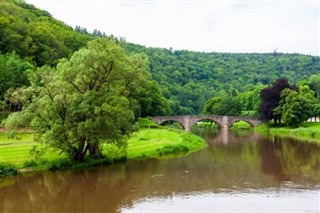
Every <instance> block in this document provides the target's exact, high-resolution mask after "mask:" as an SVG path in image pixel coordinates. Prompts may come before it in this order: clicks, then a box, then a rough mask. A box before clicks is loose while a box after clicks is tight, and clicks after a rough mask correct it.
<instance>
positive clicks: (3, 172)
mask: <svg viewBox="0 0 320 213" xmlns="http://www.w3.org/2000/svg"><path fill="white" fill-rule="evenodd" d="M16 174H18V169H17V168H16V167H15V166H14V165H12V164H9V163H0V177H4V176H13V175H16Z"/></svg>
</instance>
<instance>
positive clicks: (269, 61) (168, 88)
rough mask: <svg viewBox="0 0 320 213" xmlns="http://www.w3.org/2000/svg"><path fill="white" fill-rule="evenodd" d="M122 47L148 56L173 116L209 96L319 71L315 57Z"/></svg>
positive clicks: (188, 111)
mask: <svg viewBox="0 0 320 213" xmlns="http://www.w3.org/2000/svg"><path fill="white" fill-rule="evenodd" d="M126 45H129V46H130V47H127V49H129V50H130V51H134V52H145V53H146V54H147V55H148V57H149V60H150V69H151V72H152V75H153V78H154V79H155V80H156V81H158V82H159V84H160V85H161V88H162V91H163V93H164V95H165V97H166V98H168V99H169V100H170V101H171V104H172V105H171V106H172V107H173V109H174V112H175V113H176V114H198V113H200V112H201V110H202V109H203V105H204V102H205V101H206V100H208V99H209V98H210V97H212V96H224V95H226V94H231V93H234V92H235V91H236V92H244V91H246V90H250V89H253V88H254V87H255V86H256V85H258V84H263V85H268V84H270V83H272V82H273V81H274V80H276V79H277V78H280V77H284V78H287V79H288V80H289V82H290V83H293V84H295V83H297V82H298V81H300V80H302V79H307V78H309V77H310V76H311V75H312V74H316V73H319V71H320V58H319V57H315V56H307V55H300V54H282V53H276V52H274V53H269V54H257V53H254V54H231V53H201V52H192V51H187V50H182V51H172V50H168V49H159V48H145V47H142V46H137V45H133V44H131V45H130V44H126ZM213 49H214V47H213Z"/></svg>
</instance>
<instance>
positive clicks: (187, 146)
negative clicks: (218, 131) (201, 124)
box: [127, 128, 205, 159]
mask: <svg viewBox="0 0 320 213" xmlns="http://www.w3.org/2000/svg"><path fill="white" fill-rule="evenodd" d="M204 145H205V143H204V141H203V140H202V139H201V138H200V137H198V136H195V135H193V134H191V133H187V132H184V131H181V130H176V129H165V128H161V129H142V130H140V131H139V132H137V133H135V134H134V135H133V136H132V137H131V138H130V139H129V141H128V147H127V159H136V158H144V157H162V156H163V155H166V154H177V153H179V152H180V151H181V153H185V152H191V151H196V150H198V149H200V148H202V147H204ZM162 149H165V150H162ZM169 149H170V150H169ZM164 152H166V153H164Z"/></svg>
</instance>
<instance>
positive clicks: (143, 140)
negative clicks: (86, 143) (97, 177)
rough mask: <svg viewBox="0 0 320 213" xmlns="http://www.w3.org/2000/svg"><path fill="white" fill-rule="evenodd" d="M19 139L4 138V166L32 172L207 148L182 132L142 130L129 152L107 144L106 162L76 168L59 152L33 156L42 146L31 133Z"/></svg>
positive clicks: (0, 151)
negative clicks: (9, 165) (35, 150)
mask: <svg viewBox="0 0 320 213" xmlns="http://www.w3.org/2000/svg"><path fill="white" fill-rule="evenodd" d="M19 137H20V139H19V140H18V139H8V138H7V136H6V135H5V134H3V133H1V134H0V163H3V162H6V163H10V164H12V165H14V166H15V167H17V168H19V169H20V170H22V171H24V170H30V167H31V169H32V170H41V171H45V170H55V169H64V168H79V167H89V166H94V165H104V164H109V163H112V162H115V161H120V160H121V161H123V160H135V159H146V158H162V157H171V156H177V155H181V154H186V153H188V152H194V151H197V150H199V149H201V148H203V147H204V146H205V142H204V140H203V139H201V138H200V137H198V136H196V135H193V134H191V133H188V132H184V131H182V130H177V129H169V128H162V127H161V128H160V127H159V128H142V129H140V130H139V131H138V132H135V133H134V134H133V135H132V136H131V137H130V139H129V140H128V145H127V149H126V152H123V150H120V149H118V148H117V147H116V146H115V145H112V144H107V145H104V146H102V153H104V154H105V155H106V158H104V159H99V160H93V159H89V158H87V159H86V161H85V162H84V163H78V164H74V163H71V162H70V161H69V160H68V159H67V158H66V156H65V155H63V154H62V155H59V152H57V151H54V150H52V149H47V150H46V153H45V154H44V155H43V156H42V157H41V158H36V157H34V156H31V155H30V150H32V148H33V147H34V146H38V147H39V146H40V145H38V144H37V143H35V142H34V141H33V135H32V134H30V133H22V134H20V135H19ZM0 175H1V174H0Z"/></svg>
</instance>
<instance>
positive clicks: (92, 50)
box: [6, 39, 149, 162]
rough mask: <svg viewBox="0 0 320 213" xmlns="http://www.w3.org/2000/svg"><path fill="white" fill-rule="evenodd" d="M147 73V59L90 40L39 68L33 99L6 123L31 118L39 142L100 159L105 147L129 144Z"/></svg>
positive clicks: (33, 80) (110, 43) (105, 41)
mask: <svg viewBox="0 0 320 213" xmlns="http://www.w3.org/2000/svg"><path fill="white" fill-rule="evenodd" d="M148 69H149V67H148V60H147V58H146V57H145V56H144V55H138V54H135V55H130V56H128V55H126V54H125V51H124V50H123V49H122V48H121V47H120V46H118V45H117V44H116V43H115V42H114V41H113V40H110V39H98V40H95V41H92V42H89V43H88V47H87V48H84V49H81V50H79V51H77V52H75V53H74V55H73V56H72V57H71V59H70V60H67V59H64V60H62V61H61V62H60V63H59V64H58V65H57V68H56V69H53V68H49V67H46V66H45V67H42V68H40V69H38V70H37V71H36V72H35V73H34V74H33V76H32V77H31V86H30V87H29V88H27V89H32V91H33V95H34V97H33V98H32V100H31V102H30V103H29V104H27V105H25V107H24V109H23V111H22V112H19V113H18V114H17V113H13V114H11V115H10V116H9V118H8V119H7V122H6V125H7V127H10V124H15V125H18V124H19V122H15V120H19V119H20V120H21V117H25V118H29V119H30V121H31V126H32V128H34V131H35V140H37V141H39V142H41V143H44V144H46V145H48V146H50V147H53V148H55V149H57V150H61V151H62V152H65V153H66V154H67V155H68V156H70V158H72V159H74V160H75V161H78V162H79V161H83V160H84V156H85V155H86V153H87V152H88V151H91V152H90V153H91V154H93V155H98V154H99V145H100V144H101V143H118V144H119V145H121V144H122V145H123V144H126V143H125V141H126V138H127V136H128V135H129V134H130V132H131V130H132V126H133V125H132V124H133V121H134V113H133V111H132V109H131V108H130V100H129V99H130V96H131V95H132V94H134V92H135V91H136V89H137V88H140V87H141V86H142V85H146V82H147V80H148V78H149V73H148ZM21 115H24V116H21ZM11 127H12V126H11ZM13 127H14V126H13Z"/></svg>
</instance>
